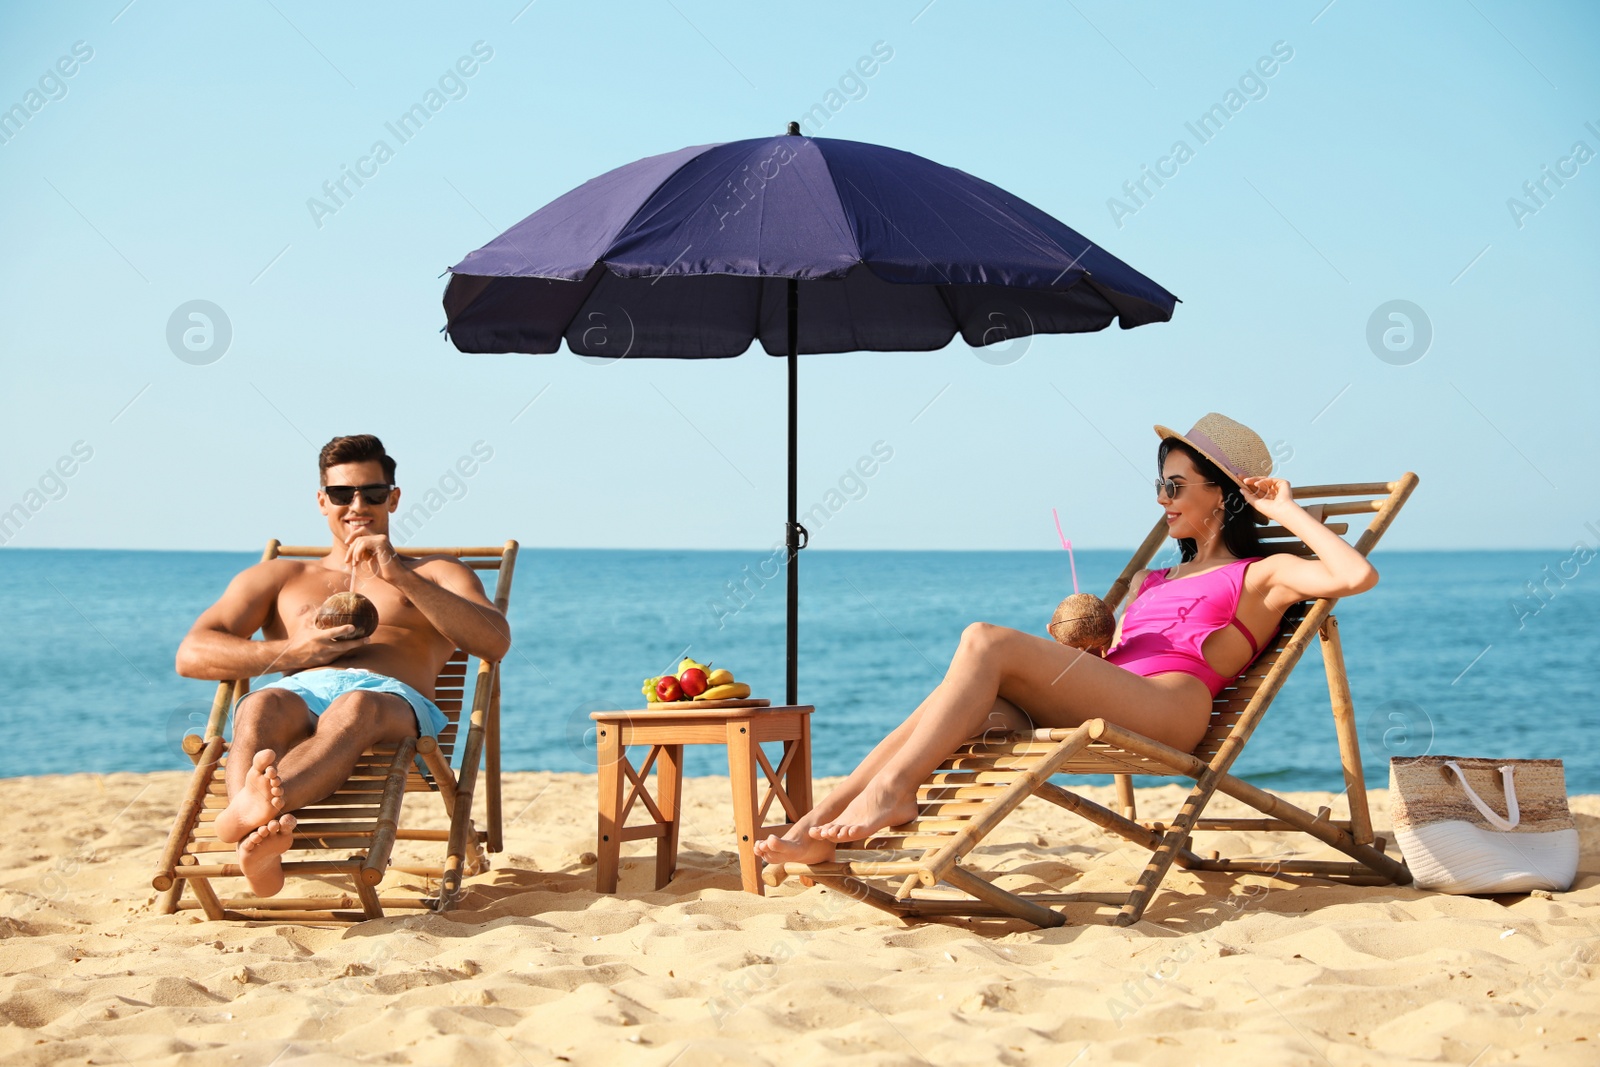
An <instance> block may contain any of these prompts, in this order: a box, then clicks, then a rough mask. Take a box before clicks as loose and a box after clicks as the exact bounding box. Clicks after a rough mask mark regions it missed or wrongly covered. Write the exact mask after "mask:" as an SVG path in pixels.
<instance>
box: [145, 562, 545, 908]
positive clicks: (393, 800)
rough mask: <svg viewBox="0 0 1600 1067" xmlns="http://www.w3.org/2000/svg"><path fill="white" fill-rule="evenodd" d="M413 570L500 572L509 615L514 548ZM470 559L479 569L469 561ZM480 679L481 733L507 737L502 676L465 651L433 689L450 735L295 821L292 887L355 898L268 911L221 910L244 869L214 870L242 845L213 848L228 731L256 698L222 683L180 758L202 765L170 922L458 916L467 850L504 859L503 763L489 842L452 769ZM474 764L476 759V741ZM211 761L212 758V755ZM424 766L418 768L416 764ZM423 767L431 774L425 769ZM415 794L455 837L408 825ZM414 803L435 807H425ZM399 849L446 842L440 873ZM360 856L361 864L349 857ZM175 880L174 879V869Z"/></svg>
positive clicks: (174, 867) (183, 824) (250, 900)
mask: <svg viewBox="0 0 1600 1067" xmlns="http://www.w3.org/2000/svg"><path fill="white" fill-rule="evenodd" d="M327 551H328V550H327V549H326V548H323V547H306V546H287V547H286V546H282V545H279V544H278V542H277V541H269V542H268V544H267V549H266V551H265V552H264V553H263V556H262V558H263V559H272V558H277V557H294V558H303V559H317V558H321V557H322V556H325V555H326V554H327ZM399 551H400V553H401V554H402V555H404V556H406V557H408V558H418V557H421V556H427V555H452V556H456V557H458V558H461V559H462V561H463V562H464V563H467V564H468V565H469V566H472V567H473V568H474V569H476V570H482V571H496V572H498V573H497V575H496V580H495V582H494V586H493V590H492V596H493V599H494V603H495V605H496V607H498V608H499V609H500V610H501V611H505V610H506V608H507V606H508V604H509V597H510V590H511V578H512V574H513V570H514V567H515V562H516V555H517V544H516V542H515V541H508V542H506V543H505V544H504V545H503V546H500V547H496V548H478V547H463V548H445V549H400V550H399ZM469 557H470V558H469ZM469 678H470V679H471V690H472V694H473V695H472V706H473V723H472V729H473V730H474V731H477V732H479V734H480V735H481V733H482V731H483V730H484V729H486V728H489V727H492V728H494V729H497V728H498V721H499V707H500V704H499V669H498V664H488V663H482V662H478V661H476V660H470V659H469V657H468V656H467V655H466V653H464V652H463V651H461V650H460V649H456V650H455V651H454V652H453V653H452V654H451V655H450V656H449V658H448V659H447V661H446V663H445V664H444V666H443V667H442V668H441V670H440V671H439V674H438V675H437V676H436V678H435V680H434V692H435V694H436V700H435V703H437V704H438V705H439V707H440V709H441V710H442V711H444V712H445V717H446V721H447V723H448V725H447V727H446V728H445V729H444V730H443V731H441V734H440V736H439V738H437V739H432V738H417V739H411V740H406V741H402V742H399V743H396V744H385V745H379V746H375V747H374V748H373V749H371V750H369V751H368V752H366V753H364V754H363V755H362V756H361V757H360V758H359V759H358V760H357V762H356V766H355V769H354V771H353V773H352V774H351V776H350V778H349V780H347V781H346V782H345V783H344V784H343V785H341V786H340V788H339V789H338V790H337V791H336V792H335V793H334V794H333V795H331V796H329V797H327V798H324V799H323V800H319V801H317V802H316V803H315V804H311V805H307V806H306V807H305V808H304V809H302V810H301V811H299V812H296V813H295V815H296V817H297V819H299V820H300V822H299V825H298V826H297V828H296V832H295V835H294V841H293V844H292V847H291V849H290V851H289V852H288V853H287V856H288V858H287V859H286V860H285V861H284V864H283V867H284V872H285V874H286V876H288V877H289V878H300V877H313V878H327V877H344V878H348V879H350V880H351V881H350V883H349V889H347V890H346V891H344V893H343V894H342V895H339V896H328V897H292V896H281V897H271V898H266V899H259V900H258V899H256V898H254V897H248V896H247V897H236V898H223V897H221V896H219V895H218V893H217V892H216V890H215V889H214V888H213V886H212V884H211V883H212V881H213V880H216V879H238V878H240V877H242V872H241V871H240V870H239V868H238V865H237V864H236V863H228V862H214V860H218V859H222V858H223V857H225V856H226V855H227V854H229V853H233V852H234V851H235V850H236V847H237V846H235V845H231V844H227V843H224V842H221V841H218V840H217V839H216V837H215V820H216V817H217V813H218V812H219V811H221V810H222V808H223V807H225V806H226V804H227V787H226V785H225V784H224V782H223V778H222V772H223V770H224V769H225V765H226V746H225V744H224V742H223V730H224V728H225V726H226V723H227V718H228V715H229V713H230V710H231V708H232V706H233V705H234V704H235V703H236V702H237V701H238V699H240V698H241V697H242V696H244V695H245V694H246V693H248V692H249V686H250V683H249V680H248V679H240V680H236V681H231V682H223V683H221V684H220V685H219V686H218V689H217V693H216V696H215V698H214V699H213V702H212V713H211V716H210V719H209V720H208V722H207V726H206V734H205V737H204V738H199V737H190V738H186V739H185V740H184V743H183V748H184V751H185V752H186V753H188V754H189V756H190V758H191V759H192V760H194V761H195V764H196V766H195V770H194V772H193V775H192V776H191V778H190V782H189V786H188V793H187V794H186V796H185V798H184V802H183V804H182V805H181V806H180V808H179V812H178V817H177V818H176V819H175V820H174V824H173V828H172V832H171V833H170V834H169V837H168V848H167V850H166V851H164V853H163V856H162V859H161V861H160V864H159V865H158V870H157V872H156V875H155V877H154V878H153V879H152V884H153V885H154V886H155V887H156V888H157V889H159V890H161V891H162V894H163V895H162V896H161V898H160V906H161V910H162V911H164V912H167V913H171V912H173V911H177V910H180V909H189V908H195V907H198V908H201V909H202V910H204V912H205V914H206V916H207V918H209V919H213V920H222V919H224V918H246V917H249V918H262V917H272V918H278V919H289V920H304V921H328V920H330V919H332V920H338V921H357V920H360V919H362V918H375V917H378V916H381V915H382V914H383V909H385V908H400V907H407V908H418V907H422V908H433V909H436V910H443V909H447V908H450V907H452V906H454V905H455V904H456V903H457V902H458V900H459V897H460V877H461V876H462V875H463V874H464V873H466V872H467V871H468V870H474V871H475V870H477V869H480V868H481V865H482V864H481V862H480V860H479V857H478V854H477V852H476V851H474V852H473V853H472V854H471V855H468V854H467V850H468V849H469V848H470V849H472V850H477V849H480V848H481V847H482V846H483V844H484V843H485V842H487V843H488V845H489V849H490V851H499V848H500V825H499V819H500V806H499V761H498V753H496V755H495V758H494V760H493V763H492V766H491V767H490V768H489V772H488V775H487V777H486V779H485V782H484V788H485V793H486V798H487V799H486V801H485V802H484V803H485V804H486V805H487V809H488V819H489V827H488V830H487V832H485V831H480V830H479V829H477V827H476V826H475V825H474V824H473V817H474V807H475V806H477V805H476V804H475V801H476V800H477V798H476V796H475V792H474V791H475V787H476V785H477V777H478V776H477V770H478V768H477V767H476V766H463V768H462V774H461V776H460V777H459V778H458V776H457V774H456V772H455V769H454V762H453V756H454V743H455V741H456V739H457V734H458V732H459V729H460V726H459V723H460V719H461V711H462V709H463V706H464V705H465V703H466V700H467V696H466V694H467V689H468V679H469ZM468 750H469V751H468V753H466V755H468V756H469V758H470V757H471V755H472V751H471V750H472V745H471V737H470V735H469V744H468ZM208 753H209V758H208V757H207V756H206V754H208ZM414 757H415V758H414ZM417 758H420V760H421V762H422V765H424V766H425V767H426V773H424V772H423V770H422V769H420V768H419V766H418V763H417ZM410 793H436V794H439V795H440V798H441V799H440V800H438V801H431V803H435V804H438V803H443V805H444V806H445V809H446V813H447V814H448V815H449V817H450V828H449V829H448V830H442V829H431V828H427V829H425V828H422V827H416V826H409V825H406V820H405V818H403V816H404V815H405V813H406V809H405V807H404V798H405V796H406V795H407V794H410ZM416 803H419V804H427V803H429V801H428V800H426V798H425V799H423V800H419V801H417V802H416ZM397 841H412V842H423V843H439V842H443V843H444V847H443V853H444V854H443V856H442V857H441V859H442V862H441V863H439V864H438V865H434V866H419V865H417V864H415V863H405V864H392V863H390V853H391V850H392V847H393V845H394V843H395V842H397ZM330 851H333V852H342V853H344V855H342V856H341V857H340V858H338V859H305V858H300V857H304V856H307V855H310V856H315V855H317V854H318V853H319V852H320V853H327V852H330ZM352 852H353V853H355V855H354V858H352V857H351V855H350V853H352ZM168 868H170V870H169V869H168ZM386 871H395V872H399V873H403V874H410V875H417V876H423V877H430V878H435V879H439V880H441V881H443V880H445V879H446V876H447V874H450V873H451V872H453V875H454V881H453V882H452V883H450V885H451V887H452V888H451V891H450V892H448V893H445V894H442V895H439V896H428V897H423V896H414V895H412V896H408V895H399V896H395V895H384V894H382V893H381V892H380V888H379V887H380V885H381V883H382V881H383V879H384V875H385V873H386ZM185 889H190V890H193V892H194V899H193V900H184V899H182V894H183V892H184V891H185Z"/></svg>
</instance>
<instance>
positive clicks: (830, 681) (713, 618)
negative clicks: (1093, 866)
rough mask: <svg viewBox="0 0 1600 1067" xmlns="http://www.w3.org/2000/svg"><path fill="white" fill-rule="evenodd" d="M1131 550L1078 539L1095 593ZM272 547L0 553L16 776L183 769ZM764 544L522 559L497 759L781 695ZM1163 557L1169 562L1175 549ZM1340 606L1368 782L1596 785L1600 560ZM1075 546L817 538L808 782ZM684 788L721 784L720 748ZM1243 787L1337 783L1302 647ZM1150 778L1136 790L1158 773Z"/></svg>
mask: <svg viewBox="0 0 1600 1067" xmlns="http://www.w3.org/2000/svg"><path fill="white" fill-rule="evenodd" d="M1128 556H1129V552H1128V551H1109V550H1104V551H1080V552H1078V553H1077V557H1076V568H1077V578H1078V581H1079V583H1080V586H1081V588H1082V589H1084V590H1086V591H1091V592H1101V593H1103V592H1104V591H1105V589H1106V588H1107V587H1108V586H1109V585H1110V583H1111V581H1112V579H1113V578H1114V577H1115V576H1116V574H1117V573H1118V572H1119V571H1120V570H1121V568H1122V566H1123V564H1124V563H1125V562H1126V561H1127V559H1128ZM257 559H259V554H258V553H255V552H151V551H107V550H68V549H59V550H56V549H10V548H8V549H4V550H0V694H3V695H0V732H3V736H4V738H5V742H4V744H0V776H6V777H11V776H18V775H42V774H70V773H75V772H92V773H107V772H112V771H159V770H173V769H180V768H187V767H188V766H189V765H190V764H189V761H188V759H187V757H186V756H184V754H183V753H182V750H181V748H180V745H181V742H182V739H183V735H184V734H185V733H191V732H199V731H200V730H201V729H202V728H203V726H204V724H205V719H206V713H207V711H208V709H209V707H210V703H211V697H212V694H213V692H214V690H215V686H214V684H213V683H208V682H201V681H192V680H189V679H185V678H180V677H179V676H178V675H177V674H176V673H175V671H174V670H173V656H174V652H175V651H176V649H177V646H178V642H179V641H180V640H181V639H182V637H183V635H184V633H185V631H186V630H187V629H188V628H189V626H190V624H191V623H192V622H193V621H194V619H195V617H196V616H197V615H198V614H199V613H200V612H201V611H202V610H204V609H205V608H206V606H207V605H209V604H210V603H212V601H214V600H215V599H216V598H217V597H218V596H219V595H220V594H221V592H222V590H223V589H224V587H225V586H226V585H227V583H228V581H229V579H230V578H232V577H233V575H234V574H236V573H237V572H239V571H240V570H242V569H243V568H245V567H247V566H249V565H250V564H251V563H253V562H255V561H256V560H257ZM780 562H781V561H778V560H774V559H772V558H771V557H770V556H769V555H768V554H767V553H765V552H755V551H750V552H741V551H643V550H639V551H633V550H587V549H524V550H523V551H522V552H521V555H520V557H519V559H518V563H517V568H516V576H515V583H514V588H513V590H512V594H511V609H510V620H511V626H512V632H513V635H514V637H513V645H512V649H511V652H510V653H509V654H508V655H507V657H506V660H505V662H504V669H503V682H502V724H503V725H502V736H503V766H504V767H505V769H506V770H513V771H532V770H550V771H592V770H593V769H594V767H595V747H594V734H593V730H592V724H591V722H590V720H589V713H590V712H592V711H597V710H618V709H630V708H637V707H640V706H642V699H643V698H642V695H641V693H640V685H641V682H642V681H643V679H644V678H645V677H647V676H650V675H657V674H662V673H665V672H667V671H670V670H673V669H674V668H675V666H676V664H677V663H678V660H679V659H680V657H682V656H684V655H688V656H691V657H693V658H695V659H697V660H700V661H703V662H704V661H709V662H710V663H711V664H712V665H713V666H716V667H726V668H728V669H729V670H731V671H733V673H734V675H735V677H736V678H738V679H739V680H741V681H746V682H748V683H750V685H751V686H752V688H753V690H754V695H755V696H758V697H768V698H770V699H772V701H773V703H775V704H776V703H782V702H783V696H784V693H783V684H784V603H785V596H784V576H783V574H782V573H781V571H780V570H779V563H780ZM1166 562H1175V558H1171V559H1167V560H1166ZM1373 562H1374V563H1375V564H1376V565H1377V567H1378V570H1379V572H1380V575H1381V580H1380V582H1379V584H1378V585H1377V586H1376V587H1375V588H1374V589H1372V590H1370V591H1368V592H1366V593H1363V594H1361V595H1359V596H1355V597H1351V598H1349V599H1348V600H1346V601H1344V602H1342V603H1340V604H1339V606H1338V608H1337V610H1336V614H1337V616H1338V618H1339V620H1340V633H1341V636H1342V638H1343V642H1344V653H1345V659H1346V664H1347V668H1348V673H1349V679H1350V686H1351V690H1352V696H1353V699H1354V703H1355V708H1356V716H1357V722H1358V727H1359V736H1360V743H1361V751H1362V763H1363V767H1364V769H1365V772H1366V776H1367V781H1368V783H1369V785H1370V786H1372V787H1374V788H1378V787H1383V786H1385V785H1387V782H1388V760H1389V758H1390V757H1392V756H1409V755H1418V754H1422V753H1434V754H1448V755H1466V756H1484V757H1491V758H1550V757H1556V758H1560V759H1561V760H1563V761H1564V763H1565V769H1566V780H1567V788H1568V791H1569V793H1573V794H1577V793H1600V696H1597V691H1600V685H1597V683H1600V667H1597V665H1600V561H1596V560H1595V559H1594V557H1593V555H1592V554H1589V555H1588V556H1584V555H1577V554H1574V553H1572V552H1570V551H1561V550H1548V551H1455V552H1424V551H1395V552H1382V551H1380V552H1378V553H1375V554H1374V556H1373ZM1072 589H1073V586H1072V575H1071V571H1070V568H1069V565H1068V561H1067V558H1066V554H1065V553H1063V552H1061V551H1059V550H1057V551H1055V552H960V551H940V552H895V551H839V550H830V551H824V550H808V551H805V552H803V553H802V554H801V557H800V675H799V686H800V690H799V699H800V701H801V702H802V703H806V704H813V705H815V707H816V712H815V715H814V717H813V725H812V729H813V748H814V753H813V761H812V769H813V773H814V774H815V775H817V776H819V777H820V776H826V775H839V774H845V773H847V772H848V771H849V770H850V769H851V768H852V767H853V766H854V765H855V764H856V762H857V761H858V760H859V759H860V758H861V757H862V756H863V755H865V754H866V752H867V751H868V750H870V749H871V747H872V746H873V745H874V744H875V743H876V742H877V741H878V740H879V739H880V738H881V737H882V736H883V735H884V734H885V733H887V732H888V731H889V730H890V729H892V728H893V727H894V726H895V725H896V724H897V723H898V722H900V721H901V719H903V718H904V717H905V716H906V715H907V714H908V713H910V712H911V710H912V709H914V708H915V707H916V706H917V704H918V703H919V702H920V701H921V700H922V698H923V697H925V696H926V695H927V693H928V692H929V691H930V690H931V689H932V688H933V687H934V686H935V685H937V684H938V682H939V680H940V678H941V677H943V674H944V671H945V669H946V667H947V666H948V664H949V662H950V657H951V655H952V654H953V653H954V651H955V649H956V645H957V642H958V641H959V639H960V636H961V631H962V629H963V628H964V627H965V626H966V625H967V624H968V623H971V622H974V621H986V622H992V623H998V624H1001V625H1004V626H1010V627H1015V628H1016V629H1019V630H1024V631H1027V632H1030V633H1035V634H1039V635H1041V636H1044V635H1045V634H1046V631H1045V625H1046V624H1047V623H1048V622H1049V619H1050V615H1051V612H1052V611H1053V610H1054V607H1055V605H1056V603H1057V601H1059V600H1060V598H1061V597H1062V596H1064V595H1066V594H1067V593H1070V592H1072ZM685 770H686V773H688V774H691V775H707V774H726V773H727V762H726V755H725V753H724V751H723V750H722V749H721V748H718V747H715V746H693V747H690V748H689V749H687V750H686V752H685ZM1235 773H1238V774H1240V775H1241V776H1243V777H1244V778H1246V779H1247V780H1249V781H1252V782H1255V783H1257V784H1259V785H1261V786H1263V787H1266V788H1271V789H1274V790H1335V791H1336V790H1340V789H1342V788H1343V787H1344V781H1343V776H1342V774H1341V771H1340V762H1339V752H1338V747H1337V742H1336V740H1335V735H1334V728H1333V719H1332V714H1331V711H1330V707H1329V701H1328V689H1327V682H1326V677H1325V675H1324V673H1323V667H1322V662H1321V657H1320V656H1319V655H1318V653H1317V652H1316V651H1310V652H1308V653H1307V655H1306V656H1305V657H1304V658H1303V659H1302V661H1301V663H1300V665H1299V666H1298V667H1297V668H1296V670H1295V671H1294V673H1293V674H1292V675H1291V677H1290V679H1289V681H1288V683H1287V685H1286V686H1285V688H1284V689H1283V691H1282V692H1281V693H1280V694H1279V696H1278V698H1277V700H1276V701H1275V702H1274V704H1273V706H1272V708H1271V709H1270V710H1269V712H1268V714H1267V715H1266V717H1265V719H1264V720H1263V722H1262V724H1261V726H1260V727H1259V728H1258V730H1257V732H1256V734H1255V736H1254V738H1253V739H1252V741H1251V743H1250V744H1249V746H1248V747H1247V748H1246V750H1245V752H1244V754H1243V755H1242V756H1241V757H1240V759H1239V760H1238V762H1237V763H1236V764H1235ZM1141 784H1143V783H1141Z"/></svg>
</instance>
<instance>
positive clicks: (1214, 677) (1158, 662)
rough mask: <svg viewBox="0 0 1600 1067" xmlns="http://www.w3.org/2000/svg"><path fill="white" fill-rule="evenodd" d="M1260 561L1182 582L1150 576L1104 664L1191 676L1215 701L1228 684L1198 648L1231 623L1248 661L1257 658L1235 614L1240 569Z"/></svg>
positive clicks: (1249, 636) (1225, 567)
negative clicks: (1244, 642) (1246, 650)
mask: <svg viewBox="0 0 1600 1067" xmlns="http://www.w3.org/2000/svg"><path fill="white" fill-rule="evenodd" d="M1260 558H1262V557H1260V556H1252V557H1250V558H1249V559H1240V560H1234V561H1233V562H1232V563H1228V564H1225V565H1223V566H1221V567H1218V568H1217V569H1216V570H1211V571H1206V572H1205V573H1204V574H1193V575H1189V576H1188V577H1186V578H1168V577H1167V576H1166V573H1165V572H1164V571H1152V572H1150V574H1148V575H1147V576H1146V577H1145V580H1144V584H1142V585H1140V586H1139V589H1138V592H1136V593H1135V594H1134V599H1133V603H1131V604H1129V605H1128V610H1127V612H1126V613H1125V614H1124V615H1123V618H1122V640H1121V641H1120V642H1119V643H1118V644H1116V645H1115V646H1113V647H1112V648H1111V649H1110V650H1109V651H1108V652H1107V653H1106V657H1105V658H1106V661H1107V662H1109V663H1115V664H1117V665H1118V666H1120V667H1124V668H1126V669H1128V670H1131V671H1133V672H1134V673H1135V674H1139V675H1144V676H1145V677H1149V676H1150V675H1152V674H1161V673H1163V672H1166V671H1182V672H1184V673H1185V674H1192V675H1194V676H1195V677H1197V678H1199V679H1200V680H1201V681H1202V682H1204V683H1205V684H1206V686H1207V688H1209V689H1210V690H1211V695H1212V696H1216V695H1217V694H1218V693H1220V692H1221V691H1222V689H1223V687H1225V686H1226V685H1227V684H1228V682H1229V681H1231V679H1228V678H1224V677H1223V676H1222V675H1220V674H1218V673H1217V672H1216V671H1215V670H1214V669H1212V667H1211V664H1209V663H1207V662H1206V658H1205V656H1204V655H1203V654H1202V653H1201V647H1202V646H1203V645H1204V644H1205V640H1206V638H1208V637H1210V636H1211V635H1212V634H1214V633H1216V632H1217V631H1218V630H1220V629H1222V628H1223V627H1225V626H1228V625H1230V624H1231V625H1233V626H1237V627H1238V628H1239V632H1240V633H1242V634H1244V635H1245V637H1246V639H1248V640H1249V642H1250V658H1251V660H1252V661H1253V660H1254V659H1255V658H1256V656H1257V655H1258V654H1259V651H1260V650H1259V648H1258V647H1257V645H1256V639H1255V636H1254V635H1253V634H1251V633H1250V630H1249V628H1247V627H1246V626H1245V624H1244V623H1242V622H1240V621H1239V617H1238V615H1237V614H1236V613H1237V611H1238V609H1239V593H1240V590H1241V589H1243V588H1244V572H1245V569H1246V568H1247V567H1249V566H1250V564H1252V563H1254V562H1255V561H1256V560H1258V559H1260Z"/></svg>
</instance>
